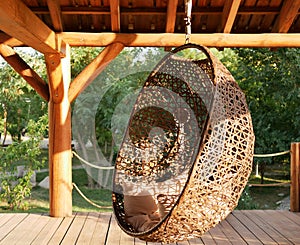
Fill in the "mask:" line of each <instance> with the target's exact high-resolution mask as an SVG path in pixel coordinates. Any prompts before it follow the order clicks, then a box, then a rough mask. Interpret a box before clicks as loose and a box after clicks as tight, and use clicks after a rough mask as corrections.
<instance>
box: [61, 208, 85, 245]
mask: <svg viewBox="0 0 300 245" xmlns="http://www.w3.org/2000/svg"><path fill="white" fill-rule="evenodd" d="M86 219H87V213H77V214H75V215H74V218H73V222H72V224H71V225H70V227H69V229H68V230H67V232H66V234H65V236H64V238H63V240H62V241H61V243H60V244H61V245H70V244H76V242H77V239H78V236H79V235H80V233H81V231H82V228H83V226H84V224H85V221H86Z"/></svg>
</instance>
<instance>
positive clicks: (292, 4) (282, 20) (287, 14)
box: [272, 0, 300, 33]
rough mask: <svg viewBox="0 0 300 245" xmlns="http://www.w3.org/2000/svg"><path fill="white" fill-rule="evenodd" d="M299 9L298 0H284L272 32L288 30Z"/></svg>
mask: <svg viewBox="0 0 300 245" xmlns="http://www.w3.org/2000/svg"><path fill="white" fill-rule="evenodd" d="M299 9H300V0H293V1H291V0H285V1H284V3H283V5H282V8H281V11H280V13H279V16H278V17H277V19H276V22H275V25H274V27H273V29H272V32H280V33H286V32H288V31H289V29H290V27H291V25H292V24H293V21H294V19H295V18H296V16H297V14H298V11H299Z"/></svg>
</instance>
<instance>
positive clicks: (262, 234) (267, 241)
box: [234, 211, 277, 245]
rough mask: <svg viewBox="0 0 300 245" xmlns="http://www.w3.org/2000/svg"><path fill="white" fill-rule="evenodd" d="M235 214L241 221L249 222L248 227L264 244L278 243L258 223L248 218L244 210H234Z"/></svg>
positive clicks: (272, 244) (273, 244)
mask: <svg viewBox="0 0 300 245" xmlns="http://www.w3.org/2000/svg"><path fill="white" fill-rule="evenodd" d="M234 216H235V217H236V218H238V219H239V221H241V222H243V223H245V224H247V228H248V229H249V230H251V232H252V233H253V234H254V235H255V236H256V237H257V239H258V240H260V241H261V243H262V244H268V245H276V244H277V242H275V241H274V240H273V239H272V238H271V237H270V236H269V235H268V234H267V233H266V232H265V231H264V230H263V229H261V228H260V227H259V226H258V225H257V224H256V223H254V222H253V221H252V220H251V219H249V218H248V216H246V215H245V214H244V213H243V212H242V211H239V212H234Z"/></svg>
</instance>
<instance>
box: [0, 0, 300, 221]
mask: <svg viewBox="0 0 300 245" xmlns="http://www.w3.org/2000/svg"><path fill="white" fill-rule="evenodd" d="M192 5H193V6H192V19H191V22H192V37H191V41H192V42H193V43H198V44H202V45H205V46H208V47H220V48H223V47H269V48H277V47H300V15H299V8H300V0H193V1H192ZM184 17H185V1H184V0H6V1H0V54H1V55H2V56H3V58H4V59H5V60H6V61H7V62H8V63H9V64H10V65H11V66H12V67H13V68H14V69H15V70H16V72H18V73H19V74H20V75H21V76H22V77H23V78H24V79H25V80H26V81H27V82H28V83H29V84H30V85H31V86H32V87H33V88H34V89H35V90H36V91H37V93H38V94H39V95H40V96H41V97H43V98H44V99H45V100H46V101H48V103H49V175H50V215H51V216H54V217H65V216H69V215H71V214H72V173H71V171H72V164H71V157H72V156H71V155H72V153H71V114H70V113H71V103H72V102H73V101H74V100H75V99H76V97H77V96H78V94H80V92H81V91H83V90H84V89H85V88H86V87H87V86H88V85H89V84H90V83H91V82H92V81H93V79H94V78H95V77H96V76H97V75H99V74H100V73H101V71H102V70H103V69H104V68H105V67H106V65H107V64H108V63H109V62H110V61H112V60H113V59H114V58H115V57H116V56H117V55H118V54H119V53H120V52H121V51H122V49H123V48H124V47H127V46H130V47H175V46H179V45H182V44H183V43H184V40H185V20H184ZM17 46H29V47H32V48H33V49H35V50H37V51H39V52H41V53H42V54H44V56H45V62H46V66H47V72H48V81H44V80H43V79H42V78H41V77H40V76H39V75H38V74H37V73H36V72H34V70H32V69H31V68H30V67H29V66H28V65H27V64H26V62H25V61H24V60H22V59H21V58H20V56H19V55H18V54H17V53H16V52H15V51H14V47H17ZM73 46H90V47H105V49H104V50H103V51H102V52H101V53H100V54H99V55H98V56H97V57H96V58H95V60H93V61H92V62H91V63H90V64H89V65H88V66H87V67H86V68H85V69H84V70H83V71H82V72H81V73H80V74H79V75H78V76H77V77H76V78H74V79H73V81H71V76H70V73H71V72H70V52H71V51H70V47H73ZM294 148H295V149H294V151H297V152H298V153H297V154H298V155H299V154H300V153H299V152H300V144H296V145H295V146H294ZM298 155H297V156H296V155H295V156H296V157H294V158H295V159H294V161H296V162H297V163H298V164H299V161H300V160H299V156H298ZM299 168H300V167H299V166H298V169H296V170H293V171H294V172H295V173H296V179H298V181H299V179H300V177H299V173H300V170H299ZM297 186H298V187H297ZM293 188H294V189H293V191H295V193H298V199H297V200H296V204H295V205H296V206H298V207H297V208H298V211H299V193H300V190H299V188H300V187H299V182H298V184H296V185H294V187H293Z"/></svg>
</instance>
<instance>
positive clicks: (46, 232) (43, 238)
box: [31, 215, 63, 245]
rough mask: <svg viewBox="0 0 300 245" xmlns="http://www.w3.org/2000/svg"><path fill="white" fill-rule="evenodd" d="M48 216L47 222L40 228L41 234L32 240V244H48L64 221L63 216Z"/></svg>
mask: <svg viewBox="0 0 300 245" xmlns="http://www.w3.org/2000/svg"><path fill="white" fill-rule="evenodd" d="M44 216H46V215H44ZM46 217H48V222H47V224H46V225H45V226H44V227H43V228H42V229H41V230H40V232H39V234H38V235H37V236H36V237H35V239H34V240H33V241H32V243H31V245H40V244H47V243H48V241H50V240H51V238H52V236H53V235H54V233H55V232H56V231H57V229H58V227H59V226H60V225H61V223H62V221H63V218H52V217H49V216H46Z"/></svg>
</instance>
